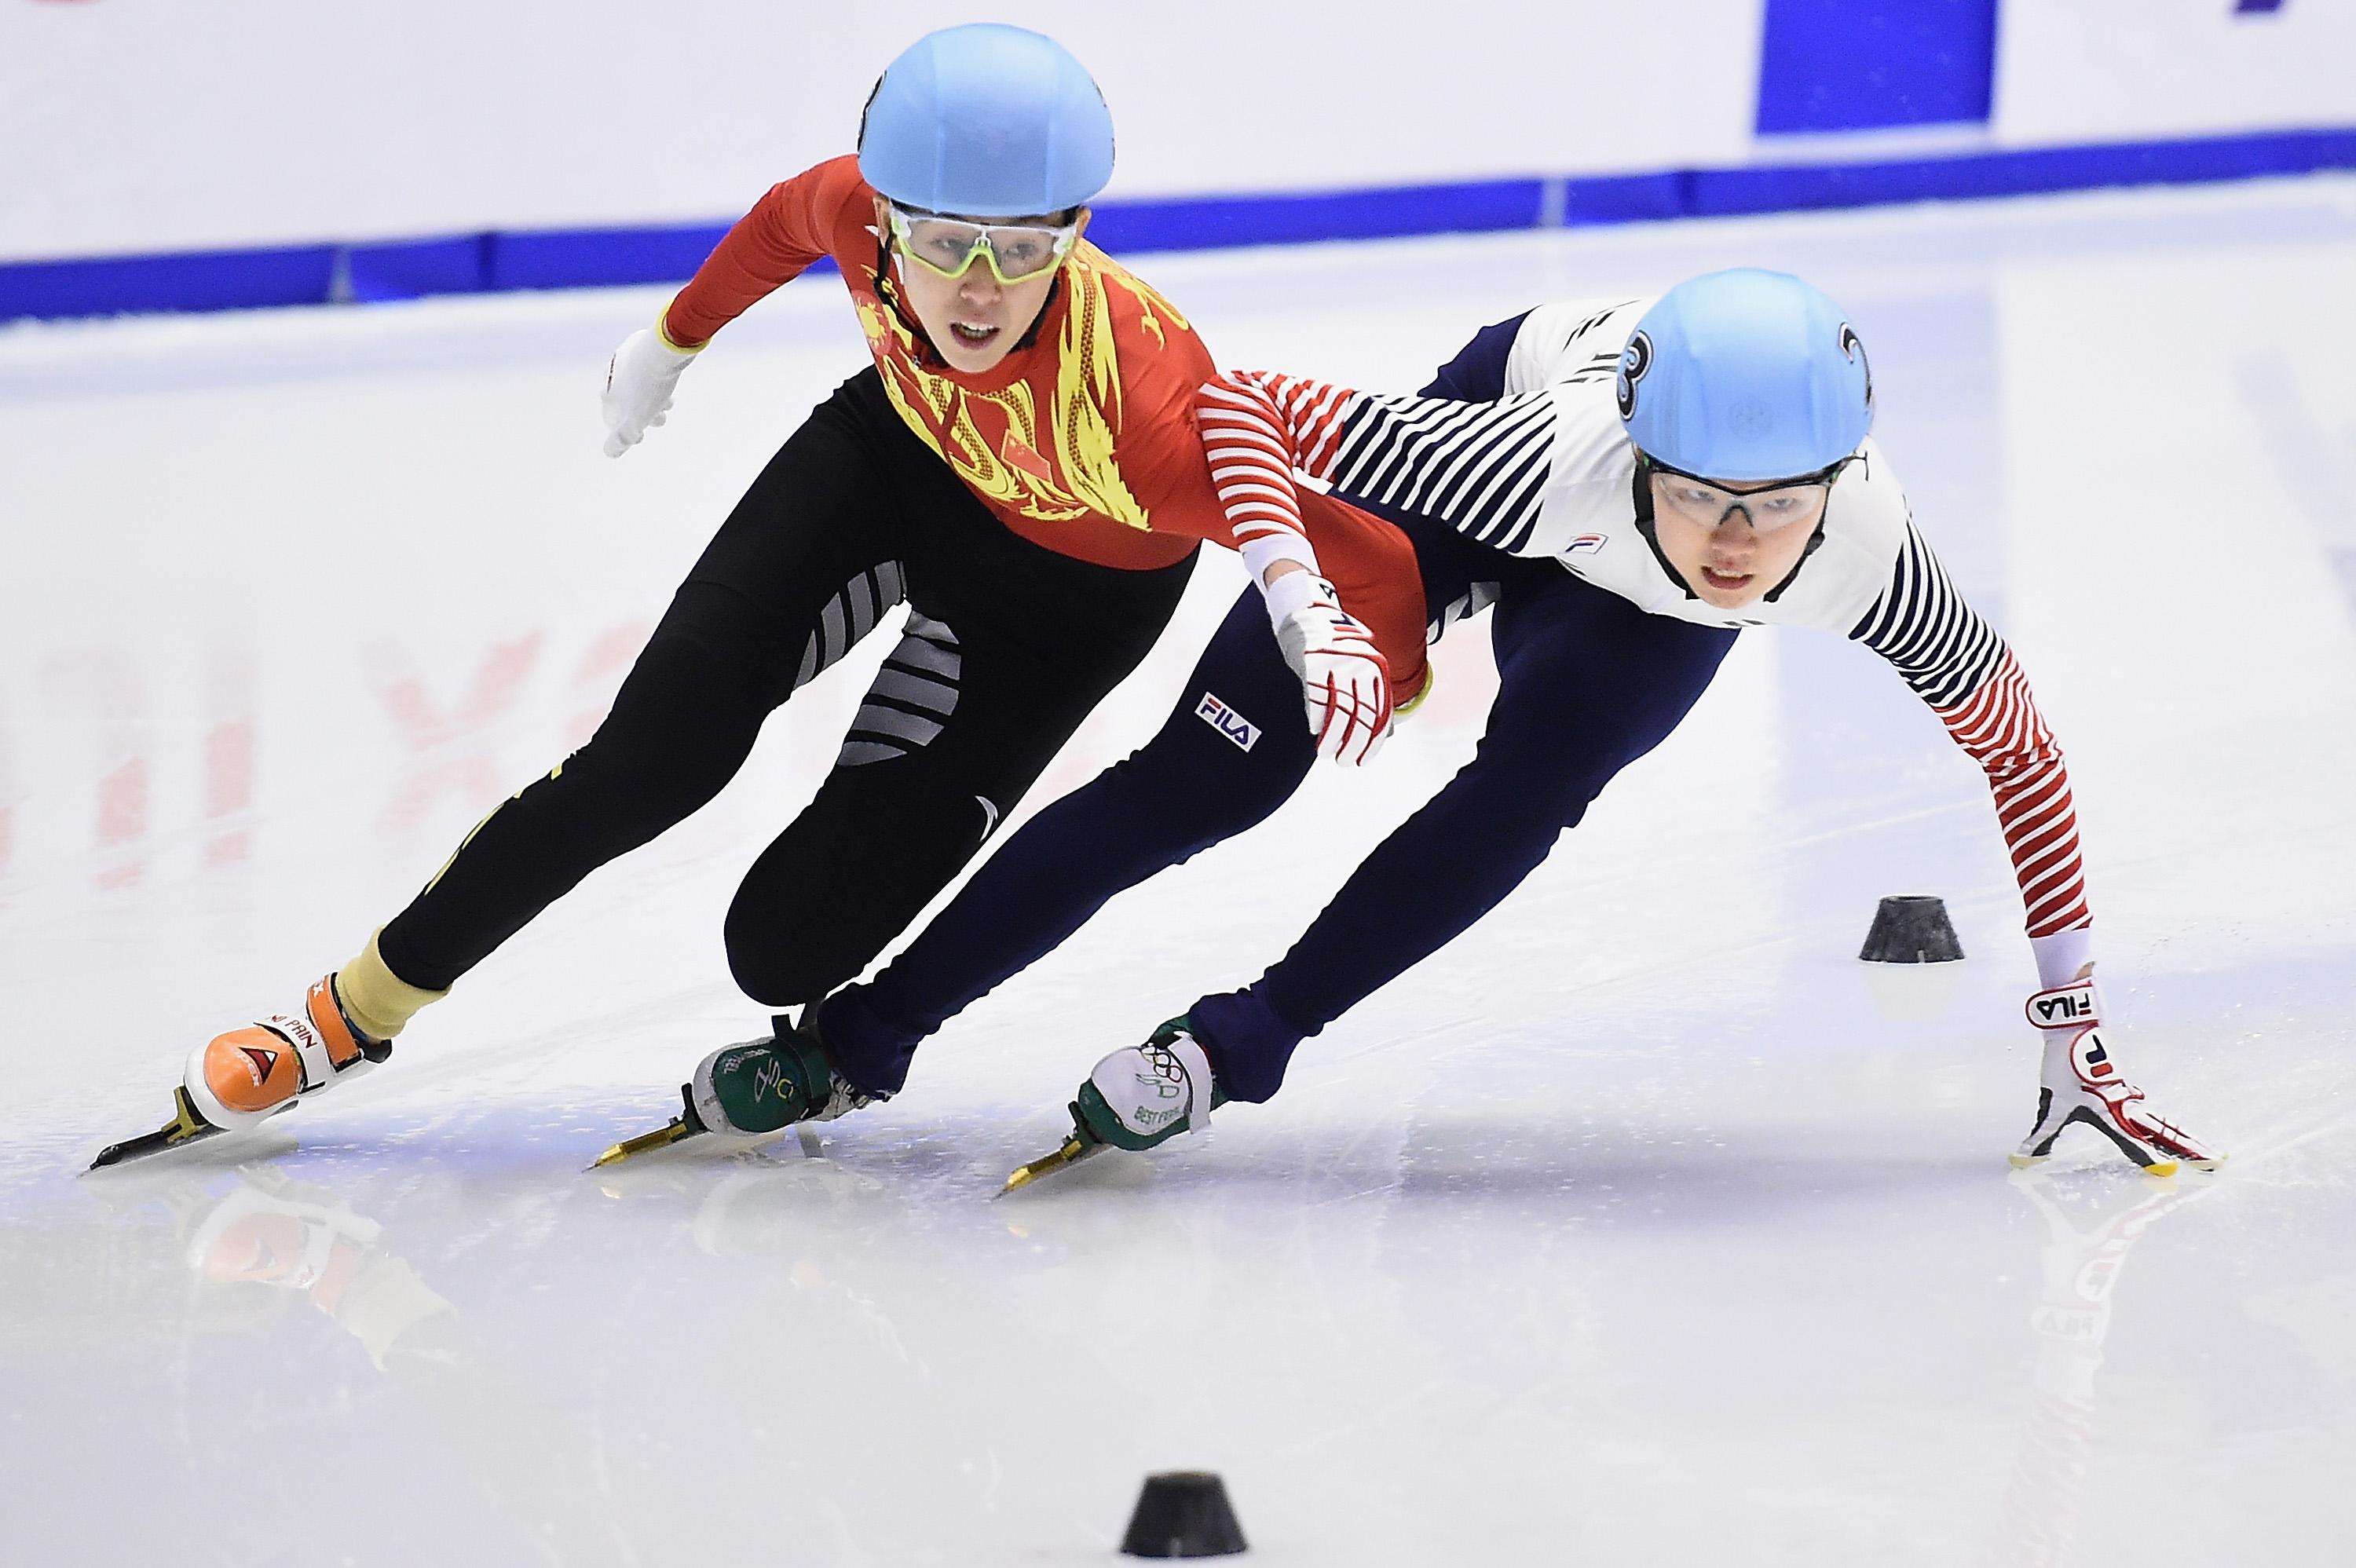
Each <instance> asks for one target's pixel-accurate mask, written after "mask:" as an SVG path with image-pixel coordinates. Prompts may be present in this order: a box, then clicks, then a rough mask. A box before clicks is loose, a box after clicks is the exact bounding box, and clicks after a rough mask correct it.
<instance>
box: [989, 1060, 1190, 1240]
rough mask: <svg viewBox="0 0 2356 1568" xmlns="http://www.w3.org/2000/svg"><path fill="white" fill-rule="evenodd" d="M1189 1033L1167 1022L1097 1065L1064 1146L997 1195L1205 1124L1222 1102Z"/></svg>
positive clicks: (1154, 1144)
mask: <svg viewBox="0 0 2356 1568" xmlns="http://www.w3.org/2000/svg"><path fill="white" fill-rule="evenodd" d="M1226 1103H1227V1096H1226V1092H1225V1091H1224V1090H1222V1089H1221V1088H1220V1087H1219V1086H1218V1084H1217V1083H1216V1082H1215V1079H1214V1077H1213V1074H1212V1072H1211V1061H1210V1058H1209V1057H1208V1056H1206V1055H1205V1054H1204V1051H1203V1044H1202V1041H1200V1040H1196V1039H1195V1038H1194V1024H1193V1023H1192V1022H1191V1021H1190V1020H1189V1019H1185V1018H1174V1019H1170V1020H1169V1021H1168V1022H1166V1023H1164V1024H1163V1025H1162V1027H1161V1028H1160V1029H1155V1030H1154V1031H1153V1033H1152V1035H1151V1038H1149V1039H1148V1040H1146V1041H1145V1043H1144V1044H1142V1045H1128V1046H1123V1047H1122V1048H1121V1049H1120V1050H1119V1051H1114V1052H1113V1053H1112V1054H1111V1055H1109V1056H1108V1057H1106V1058H1105V1059H1104V1060H1103V1061H1099V1062H1098V1063H1097V1064H1096V1067H1095V1069H1094V1070H1093V1071H1091V1072H1089V1073H1088V1076H1087V1082H1085V1083H1082V1084H1081V1085H1080V1092H1079V1093H1078V1094H1077V1095H1076V1096H1074V1098H1073V1100H1072V1132H1071V1136H1069V1137H1066V1139H1065V1140H1064V1146H1063V1147H1061V1148H1059V1149H1057V1150H1056V1151H1055V1153H1054V1154H1051V1155H1048V1156H1046V1157H1044V1158H1042V1159H1034V1160H1033V1161H1032V1162H1031V1163H1030V1164H1029V1165H1026V1166H1024V1167H1023V1168H1022V1169H1020V1170H1018V1171H1016V1172H1015V1173H1014V1174H1013V1175H1012V1176H1010V1177H1008V1178H1007V1179H1006V1185H1005V1187H1004V1188H1002V1189H1001V1190H1000V1194H999V1195H1000V1196H1001V1197H1003V1196H1005V1194H1006V1193H1008V1192H1012V1191H1013V1190H1014V1189H1016V1188H1018V1187H1023V1186H1027V1185H1028V1184H1029V1183H1031V1182H1033V1181H1036V1180H1037V1179H1039V1178H1041V1177H1043V1176H1045V1175H1048V1174H1049V1173H1051V1172H1053V1171H1057V1170H1061V1169H1063V1168H1065V1167H1066V1166H1070V1165H1076V1164H1077V1163H1078V1162H1079V1161H1081V1160H1083V1159H1086V1158H1087V1157H1089V1156H1091V1155H1094V1154H1097V1153H1098V1152H1100V1151H1102V1150H1104V1149H1107V1148H1125V1149H1131V1150H1136V1151H1140V1152H1142V1151H1143V1150H1146V1149H1150V1148H1159V1147H1162V1145H1163V1144H1166V1143H1168V1142H1169V1141H1170V1140H1171V1139H1172V1138H1174V1137H1176V1136H1178V1135H1179V1134H1180V1133H1183V1132H1191V1131H1193V1130H1194V1128H1196V1127H1203V1126H1208V1125H1210V1121H1211V1113H1212V1112H1213V1111H1214V1110H1215V1109H1217V1108H1218V1107H1219V1106H1221V1105H1224V1104H1226Z"/></svg>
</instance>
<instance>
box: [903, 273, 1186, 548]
mask: <svg viewBox="0 0 2356 1568" xmlns="http://www.w3.org/2000/svg"><path fill="white" fill-rule="evenodd" d="M877 283H878V287H879V288H883V287H888V286H889V285H888V283H887V282H886V281H885V280H882V279H879V280H877ZM1114 284H1118V285H1119V286H1120V287H1122V288H1125V289H1127V290H1128V291H1129V293H1130V294H1131V295H1132V296H1133V297H1134V298H1135V299H1136V300H1137V302H1138V304H1139V305H1140V306H1141V309H1142V313H1143V314H1142V318H1141V325H1143V326H1144V327H1145V329H1146V330H1147V331H1149V332H1151V334H1152V335H1153V337H1154V340H1155V341H1156V342H1157V343H1159V344H1162V345H1163V346H1165V347H1166V346H1167V344H1168V342H1169V338H1168V336H1167V334H1166V333H1165V332H1164V331H1163V329H1162V321H1161V319H1160V318H1161V316H1162V315H1167V316H1168V317H1169V318H1170V319H1171V320H1172V321H1173V323H1175V324H1176V325H1177V326H1178V327H1179V328H1180V329H1181V330H1182V331H1183V330H1186V329H1187V323H1186V319H1185V318H1184V317H1183V316H1182V315H1179V314H1178V313H1177V312H1176V311H1175V310H1173V309H1172V308H1171V306H1170V304H1169V302H1168V301H1167V300H1164V299H1163V298H1162V296H1161V295H1160V294H1158V293H1154V292H1153V291H1152V290H1151V289H1150V288H1148V287H1147V286H1146V285H1145V284H1144V283H1141V282H1140V281H1139V280H1138V279H1136V278H1135V277H1133V276H1131V275H1130V272H1129V271H1128V269H1126V268H1124V267H1122V266H1120V265H1119V263H1118V262H1116V261H1113V260H1112V259H1111V258H1110V257H1108V256H1107V255H1105V253H1104V252H1103V251H1098V249H1097V248H1096V247H1095V246H1093V245H1090V244H1087V242H1086V241H1083V242H1082V243H1081V244H1080V245H1079V246H1077V247H1076V249H1075V250H1074V251H1073V252H1072V254H1071V257H1070V259H1069V260H1068V261H1066V263H1065V266H1064V278H1063V286H1064V288H1065V289H1066V312H1065V315H1064V326H1063V331H1062V332H1061V333H1060V334H1059V335H1058V337H1057V341H1056V345H1055V348H1056V368H1055V390H1054V394H1053V399H1052V401H1051V403H1050V406H1049V407H1048V408H1047V409H1046V410H1045V411H1044V416H1045V422H1044V428H1043V426H1042V420H1041V415H1042V411H1041V410H1040V409H1039V408H1037V407H1036V406H1035V405H1036V401H1037V400H1036V399H1035V397H1034V396H1033V391H1032V389H1031V384H1030V382H1028V381H1027V380H1024V381H1017V382H1015V383H1014V384H1013V385H1012V386H1011V387H1008V388H1007V389H1004V390H1003V391H997V392H978V391H972V390H969V389H967V388H965V387H963V386H960V385H959V384H958V382H957V381H956V380H955V379H952V378H950V377H948V376H944V375H937V374H935V373H933V372H931V371H928V370H926V369H925V368H923V367H922V366H921V365H919V364H918V363H916V334H915V333H914V332H913V331H911V330H910V329H909V327H908V326H907V325H906V324H905V322H903V321H901V320H900V319H899V317H898V315H896V314H895V313H894V312H893V311H892V310H890V309H889V308H888V307H886V306H883V305H881V304H876V303H875V302H874V301H872V300H864V299H862V301H861V302H860V305H859V325H860V326H861V328H862V330H863V331H864V332H865V333H866V334H867V337H868V341H869V342H870V343H871V344H873V345H875V346H876V347H878V349H879V350H884V349H886V348H887V347H889V346H893V345H896V347H898V349H899V352H898V353H891V352H879V353H878V354H877V356H876V357H877V360H878V362H879V364H880V366H881V368H882V371H883V389H884V390H885V391H886V392H888V393H889V394H890V395H891V398H892V405H893V407H894V408H895V409H897V410H899V411H900V418H901V420H902V421H904V422H905V423H906V425H907V426H908V428H909V429H910V430H912V431H915V432H916V434H917V435H918V436H919V437H920V438H921V439H922V440H923V441H924V443H925V444H926V445H927V446H929V447H931V448H932V449H933V450H934V451H935V452H936V453H939V454H940V457H941V461H942V462H944V463H947V464H948V465H949V466H950V467H951V468H954V469H956V470H957V472H958V476H959V477H961V478H962V479H964V480H965V482H966V483H967V484H968V485H970V486H971V487H972V488H973V490H974V492H975V494H977V495H979V496H981V497H982V498H983V499H985V500H988V501H992V502H995V503H997V504H999V505H1001V506H1003V507H1010V508H1012V510H1014V511H1017V512H1020V513H1021V514H1022V515H1023V516H1024V517H1031V518H1033V519H1035V520H1037V521H1040V522H1046V523H1064V522H1071V521H1074V520H1076V519H1077V518H1080V517H1087V516H1089V515H1090V514H1095V515H1098V516H1101V517H1109V518H1111V519H1112V520H1113V521H1115V522H1118V523H1126V524H1128V525H1129V526H1130V528H1151V527H1152V522H1151V518H1150V517H1148V516H1147V512H1146V507H1145V505H1144V503H1143V502H1141V501H1140V500H1139V499H1138V498H1137V496H1136V495H1135V493H1134V492H1132V491H1131V490H1130V487H1129V485H1128V482H1127V481H1126V480H1124V479H1123V478H1122V477H1121V473H1120V464H1119V453H1118V452H1117V451H1116V447H1117V443H1118V441H1119V433H1118V432H1119V429H1120V418H1121V379H1120V355H1119V348H1118V347H1116V346H1115V343H1114V340H1113V315H1112V302H1111V297H1110V289H1111V286H1112V285H1114ZM978 407H988V408H991V409H994V410H996V411H998V413H999V415H1000V417H1001V420H1002V421H1003V422H1004V429H1005V432H1006V434H1007V435H1009V436H1011V437H1012V439H1014V440H1015V441H1019V442H1021V443H1023V445H1024V446H1026V447H1028V448H1030V449H1031V451H1032V452H1033V453H1037V454H1038V455H1039V456H1040V457H1042V458H1044V460H1045V462H1044V464H1043V466H1044V467H1045V468H1047V469H1048V470H1049V471H1050V472H1049V474H1048V475H1039V474H1034V473H1032V472H1030V471H1028V470H1027V469H1023V468H1017V467H1014V466H1012V464H1008V463H1006V462H1004V461H1002V460H1001V457H1000V456H999V454H998V452H997V451H995V450H993V449H992V446H991V442H990V440H989V438H988V437H987V436H985V435H984V434H983V432H982V429H981V426H980V423H979V422H978V421H977V420H976V418H975V411H976V409H977V408H978Z"/></svg>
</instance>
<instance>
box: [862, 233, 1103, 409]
mask: <svg viewBox="0 0 2356 1568" xmlns="http://www.w3.org/2000/svg"><path fill="white" fill-rule="evenodd" d="M893 217H894V215H893V211H892V207H891V204H890V203H889V202H887V201H885V200H883V197H877V198H876V200H875V222H876V226H877V228H878V229H879V230H880V231H882V232H883V233H886V234H893V235H894V248H895V249H899V248H900V247H901V246H903V245H904V244H905V243H906V241H903V240H900V238H899V237H898V235H897V234H896V233H894V224H893ZM972 222H973V223H974V224H988V225H1001V226H1015V227H1018V228H1035V229H1039V230H1040V231H1042V232H1055V233H1067V234H1068V235H1069V236H1070V238H1069V239H1068V240H1065V241H1064V242H1063V245H1062V248H1061V249H1060V250H1058V251H1055V254H1054V255H1053V256H1052V258H1050V260H1049V264H1047V265H1045V266H1044V267H1042V268H1041V270H1040V271H1039V272H1036V273H1034V274H1033V275H1030V276H1027V277H1016V278H1015V279H1014V280H1013V281H1012V282H1011V283H1010V282H1007V281H1005V280H1004V279H1003V278H1001V275H1000V274H1001V272H1005V271H1009V270H1019V268H1020V266H1021V265H1022V264H1023V256H1024V255H1025V254H1027V252H1023V251H1021V250H1020V236H1019V235H1018V236H1017V237H1016V242H1015V245H1014V247H1013V248H1012V250H1010V255H1012V258H1013V260H1012V262H1011V263H1010V264H1009V265H1008V266H1001V265H998V264H996V263H997V251H996V250H995V249H993V250H990V251H977V250H970V249H969V250H967V251H964V252H963V253H962V254H960V255H958V256H955V257H950V256H948V255H947V254H946V253H944V256H943V258H942V259H940V260H938V261H935V260H933V259H932V258H926V259H925V260H926V261H931V262H932V264H930V265H920V264H916V263H912V262H911V261H909V260H908V259H907V256H906V255H905V253H904V254H902V255H901V256H900V257H898V258H897V261H896V265H895V269H894V273H895V276H896V277H897V278H898V280H899V283H900V295H901V298H903V299H904V300H905V301H906V302H907V305H908V309H909V311H910V313H911V314H913V315H915V316H916V322H917V325H920V326H922V327H923V328H924V329H925V336H927V337H929V338H931V339H932V340H933V347H935V348H937V349H938V350H939V351H940V356H941V357H942V358H943V359H945V360H947V361H948V367H949V368H950V369H952V370H963V371H966V372H968V373H969V374H978V373H980V372H981V371H984V370H988V369H991V368H994V367H995V366H996V365H997V364H998V362H999V361H1000V360H1001V359H1003V358H1005V357H1006V356H1007V355H1008V354H1010V353H1012V351H1013V348H1014V346H1015V344H1017V343H1019V342H1021V341H1022V339H1023V334H1024V333H1026V332H1029V331H1030V330H1031V325H1032V323H1033V322H1035V321H1037V320H1038V319H1039V312H1040V311H1041V310H1042V309H1044V308H1045V306H1046V304H1047V294H1048V292H1049V291H1050V290H1051V289H1053V288H1054V287H1055V273H1056V272H1058V271H1059V270H1060V269H1061V266H1062V262H1063V258H1064V256H1065V255H1066V254H1067V253H1068V252H1069V251H1070V249H1071V246H1072V245H1073V244H1076V243H1077V242H1078V239H1079V236H1080V235H1081V234H1082V233H1084V232H1085V231H1086V230H1087V226H1088V209H1087V208H1080V209H1079V211H1078V212H1077V213H1076V214H1072V215H1066V214H1063V213H1048V214H1035V213H1034V214H1031V215H1028V216H1022V217H1013V218H976V219H972ZM920 238H921V237H920ZM991 241H992V243H993V244H994V245H995V246H997V247H999V248H1006V247H1007V244H1008V241H1007V240H1006V237H1005V235H1004V234H1003V233H1002V232H1001V233H1000V234H997V235H993V236H991ZM960 262H961V263H963V270H962V271H961V272H958V274H957V276H955V277H945V276H943V275H942V267H943V265H944V264H947V265H949V266H955V265H958V263H960Z"/></svg>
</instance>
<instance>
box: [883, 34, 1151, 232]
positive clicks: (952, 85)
mask: <svg viewBox="0 0 2356 1568" xmlns="http://www.w3.org/2000/svg"><path fill="white" fill-rule="evenodd" d="M859 172H860V174H861V175H862V176H863V177H864V178H865V179H866V181H867V183H868V184H869V185H871V186H873V187H875V188H876V189H877V190H879V191H881V192H883V195H885V196H887V197H891V198H892V199H893V200H894V201H896V202H899V203H901V204H902V205H903V206H906V207H921V208H926V209H927V210H928V211H932V212H954V213H960V214H966V215H969V216H972V217H980V218H1012V217H1017V216H1021V215H1023V214H1028V213H1038V212H1061V211H1062V210H1063V209H1064V208H1067V207H1077V206H1079V205H1080V204H1082V203H1083V202H1085V201H1087V199H1088V198H1089V197H1093V196H1095V195H1096V194H1097V192H1098V191H1100V190H1102V189H1103V188H1104V187H1105V182H1106V181H1108V180H1109V179H1111V178H1112V112H1111V111H1109V110H1108V109H1107V108H1106V107H1105V101H1104V94H1103V93H1101V92H1099V91H1097V84H1096V82H1095V81H1094V80H1091V79H1090V78H1089V76H1088V73H1087V70H1085V69H1082V67H1081V65H1080V62H1079V61H1077V60H1076V59H1073V58H1072V57H1071V55H1070V54H1069V53H1068V52H1067V51H1066V49H1065V48H1064V46H1063V45H1061V44H1059V43H1057V42H1056V41H1055V39H1053V38H1050V37H1044V36H1042V35H1041V34H1038V33H1033V32H1028V31H1026V30H1024V29H1023V28H1021V27H1006V26H1003V25H1001V24H1000V23H996V22H976V23H972V24H970V25H969V26H967V27H944V28H942V29H941V30H940V31H939V32H937V33H927V34H926V35H925V36H924V37H921V38H918V39H917V40H916V42H915V43H913V44H911V45H909V46H908V48H907V49H906V50H905V51H904V52H903V53H902V54H901V56H900V58H899V59H895V60H894V61H893V62H892V63H891V65H890V66H888V67H887V68H885V69H884V72H883V80H880V81H878V82H877V83H876V84H875V91H874V93H873V95H872V96H871V97H870V98H869V99H868V101H867V112H866V113H865V114H864V115H862V117H861V119H860V122H859Z"/></svg>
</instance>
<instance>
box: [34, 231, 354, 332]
mask: <svg viewBox="0 0 2356 1568" xmlns="http://www.w3.org/2000/svg"><path fill="white" fill-rule="evenodd" d="M335 275H336V247H334V246H333V245H299V246H294V247H290V248H285V249H278V250H266V251H191V252H187V253H183V254H178V255H167V256H106V257H101V258H98V259H96V260H93V261H18V262H14V263H11V264H9V265H7V266H0V321H7V320H11V319H13V318H15V317H17V316H27V315H49V316H54V315H114V314H116V313H118V312H131V311H156V310H245V309H251V308H254V307H257V306H262V305H276V304H317V303H318V302H319V301H321V300H324V299H326V298H327V294H328V290H329V289H330V287H331V286H332V285H333V283H334V281H335Z"/></svg>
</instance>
